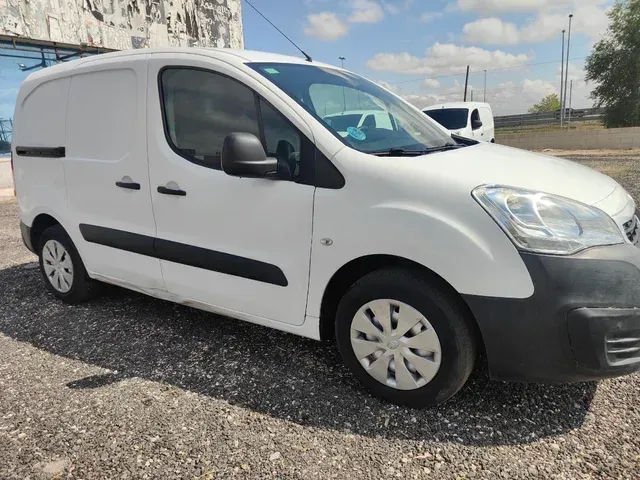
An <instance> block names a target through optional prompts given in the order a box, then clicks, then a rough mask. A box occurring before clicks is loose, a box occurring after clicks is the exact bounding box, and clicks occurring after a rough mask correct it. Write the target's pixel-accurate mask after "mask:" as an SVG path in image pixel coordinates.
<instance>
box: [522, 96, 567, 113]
mask: <svg viewBox="0 0 640 480" xmlns="http://www.w3.org/2000/svg"><path fill="white" fill-rule="evenodd" d="M556 110H560V99H559V98H558V95H556V94H555V93H552V94H551V95H547V96H546V97H544V98H543V99H542V100H541V101H540V103H536V104H535V105H534V106H533V107H531V108H530V109H529V113H542V112H555V111H556Z"/></svg>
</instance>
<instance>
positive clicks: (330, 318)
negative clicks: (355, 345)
mask: <svg viewBox="0 0 640 480" xmlns="http://www.w3.org/2000/svg"><path fill="white" fill-rule="evenodd" d="M390 267H391V268H393V267H396V268H404V269H407V270H411V271H414V272H418V273H419V274H420V275H422V276H424V277H426V278H427V279H429V281H431V282H433V283H435V284H436V285H437V286H438V287H439V288H442V289H444V290H446V291H447V292H448V293H449V294H451V295H452V296H454V297H455V298H457V299H458V300H459V301H460V305H462V306H463V308H464V309H465V310H466V312H467V314H468V316H469V318H470V319H471V320H472V327H473V330H474V338H475V339H476V341H477V346H478V349H479V350H480V351H481V352H482V353H484V340H483V338H482V333H481V331H480V327H479V325H478V322H477V320H476V318H475V316H474V315H473V312H472V311H471V309H470V308H469V305H467V302H465V300H464V298H463V297H462V296H461V295H460V294H459V293H458V292H457V290H456V289H455V288H453V286H451V284H450V283H449V282H447V281H446V280H445V279H444V278H442V277H441V276H440V275H438V274H437V273H436V272H434V271H433V270H431V269H429V268H427V267H425V266H424V265H422V264H420V263H417V262H415V261H413V260H408V259H406V258H403V257H398V256H395V255H366V256H363V257H359V258H356V259H353V260H351V261H349V262H348V263H346V264H345V265H343V266H342V267H340V268H339V269H338V270H337V271H336V272H335V273H334V274H333V276H332V277H331V280H329V283H327V286H326V288H325V290H324V294H323V296H322V303H321V305H320V339H321V340H323V341H327V340H332V339H333V338H334V335H335V315H336V311H337V308H338V303H340V299H341V298H342V297H343V295H344V294H345V293H346V292H347V290H348V289H349V287H351V286H352V285H353V284H354V283H355V282H357V281H358V280H359V279H360V278H362V277H364V276H365V275H367V274H369V273H371V272H374V271H376V270H380V269H383V268H390Z"/></svg>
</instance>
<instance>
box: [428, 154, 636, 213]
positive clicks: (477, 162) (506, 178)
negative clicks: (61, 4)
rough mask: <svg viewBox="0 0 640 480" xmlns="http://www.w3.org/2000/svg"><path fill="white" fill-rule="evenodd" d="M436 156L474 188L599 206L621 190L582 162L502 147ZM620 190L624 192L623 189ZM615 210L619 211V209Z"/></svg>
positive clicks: (432, 158)
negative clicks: (512, 190) (520, 191)
mask: <svg viewBox="0 0 640 480" xmlns="http://www.w3.org/2000/svg"><path fill="white" fill-rule="evenodd" d="M435 156H436V155H434V154H431V155H429V156H426V157H422V158H420V161H424V162H429V161H433V160H436V158H435ZM437 156H438V157H439V159H438V163H440V162H443V164H446V168H447V169H453V171H455V172H456V175H457V176H458V178H459V179H460V180H462V181H464V180H468V181H469V182H470V183H471V184H472V185H473V187H471V188H475V187H476V186H478V185H483V184H498V185H506V186H512V187H519V188H525V189H528V190H536V191H540V192H545V193H551V194H555V195H560V196H563V197H567V198H571V199H574V200H578V201H579V202H582V203H586V204H587V205H596V204H597V203H598V202H601V201H602V200H604V199H606V198H607V197H609V196H611V195H612V193H613V192H614V190H616V188H618V184H617V182H616V181H615V180H613V179H612V178H610V177H608V176H606V175H603V174H602V173H599V172H596V171H595V170H592V169H591V168H589V167H585V166H584V165H580V164H579V163H575V162H572V161H570V160H564V159H561V158H556V157H551V156H547V155H540V154H537V153H532V152H527V151H525V150H519V149H516V148H511V147H505V146H502V145H494V144H489V143H480V144H478V145H473V146H470V147H466V148H460V149H458V150H452V151H449V152H443V153H441V154H437ZM416 160H418V159H417V158H416ZM442 168H444V165H443V166H442ZM620 190H621V191H622V192H624V190H623V189H622V187H620ZM625 195H626V194H625ZM626 200H627V199H625V201H626ZM612 208H614V209H615V208H618V211H619V210H620V208H619V206H613V205H612ZM607 213H609V214H610V215H613V214H615V213H618V212H617V211H616V212H609V211H608V212H607Z"/></svg>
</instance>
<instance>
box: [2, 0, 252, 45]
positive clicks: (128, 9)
mask: <svg viewBox="0 0 640 480" xmlns="http://www.w3.org/2000/svg"><path fill="white" fill-rule="evenodd" d="M241 8H242V3H241V0H0V34H3V35H13V36H19V37H26V38H31V39H37V40H46V41H51V42H59V43H68V44H74V45H79V44H82V43H84V44H87V45H94V46H98V47H105V48H112V49H115V50H126V49H130V48H144V47H158V46H187V47H191V46H200V47H231V48H243V32H242V11H241Z"/></svg>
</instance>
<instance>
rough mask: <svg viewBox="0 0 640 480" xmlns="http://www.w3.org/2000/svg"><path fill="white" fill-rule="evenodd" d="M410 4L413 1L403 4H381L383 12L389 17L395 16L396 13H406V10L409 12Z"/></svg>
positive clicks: (405, 1) (406, 1)
mask: <svg viewBox="0 0 640 480" xmlns="http://www.w3.org/2000/svg"><path fill="white" fill-rule="evenodd" d="M412 4H413V0H404V1H403V2H399V3H391V2H382V5H384V8H385V10H386V11H387V12H389V13H390V14H391V15H397V14H398V13H401V12H406V11H407V10H409V8H410V7H411V5H412Z"/></svg>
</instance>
